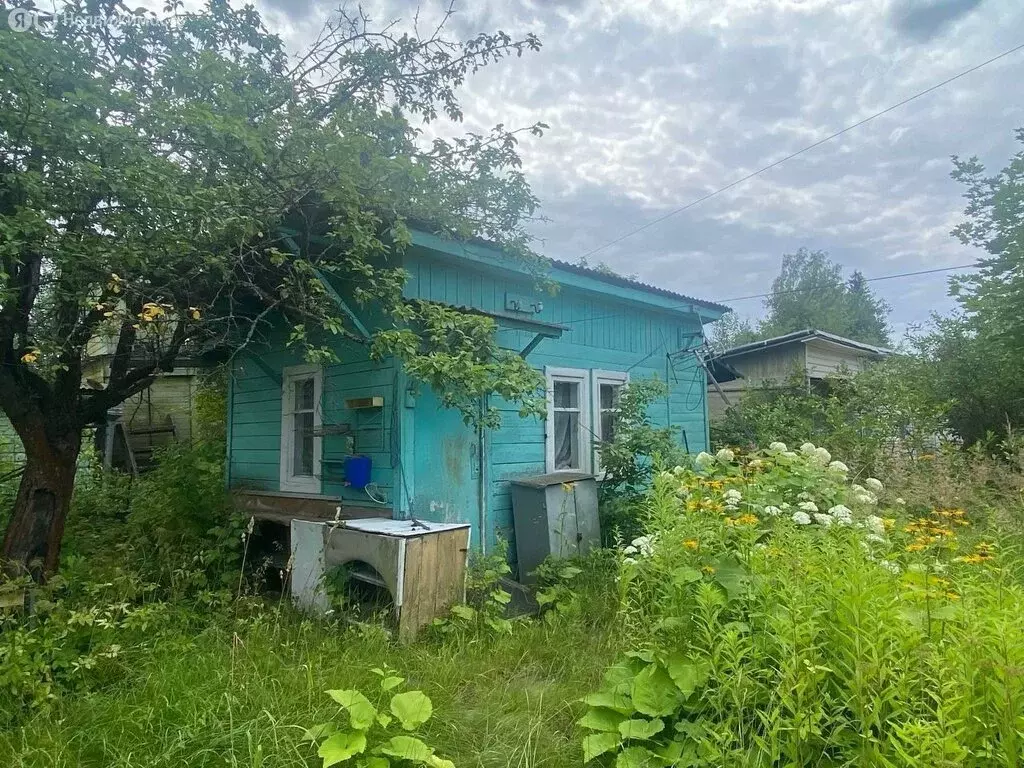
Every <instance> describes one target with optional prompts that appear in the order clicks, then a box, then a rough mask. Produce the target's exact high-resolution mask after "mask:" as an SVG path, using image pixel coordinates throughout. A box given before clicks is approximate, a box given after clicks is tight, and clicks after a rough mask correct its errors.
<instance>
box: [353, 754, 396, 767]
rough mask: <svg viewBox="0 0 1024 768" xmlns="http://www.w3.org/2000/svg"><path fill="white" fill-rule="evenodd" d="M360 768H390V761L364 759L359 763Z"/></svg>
mask: <svg viewBox="0 0 1024 768" xmlns="http://www.w3.org/2000/svg"><path fill="white" fill-rule="evenodd" d="M359 766H360V768H391V761H390V760H388V759H387V758H386V757H376V756H375V757H366V758H363V759H362V760H361V761H360V762H359Z"/></svg>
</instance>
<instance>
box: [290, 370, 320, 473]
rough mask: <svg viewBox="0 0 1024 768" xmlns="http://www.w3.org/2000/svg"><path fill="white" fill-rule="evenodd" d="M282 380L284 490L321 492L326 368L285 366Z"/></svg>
mask: <svg viewBox="0 0 1024 768" xmlns="http://www.w3.org/2000/svg"><path fill="white" fill-rule="evenodd" d="M282 373H283V378H282V382H281V490H282V491H293V492H296V493H319V492H320V488H321V484H320V462H321V458H322V454H323V437H322V436H321V434H320V430H321V429H322V427H323V414H322V412H321V410H320V402H321V399H322V397H323V369H322V368H320V367H319V366H316V365H296V366H292V367H290V368H285V369H284V371H283V372H282Z"/></svg>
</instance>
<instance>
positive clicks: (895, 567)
mask: <svg viewBox="0 0 1024 768" xmlns="http://www.w3.org/2000/svg"><path fill="white" fill-rule="evenodd" d="M879 565H880V566H882V567H883V568H885V570H887V571H889V573H893V574H896V575H897V576H898V575H899V573H900V566H899V564H898V563H893V562H890V561H888V560H882V561H881V562H880V563H879Z"/></svg>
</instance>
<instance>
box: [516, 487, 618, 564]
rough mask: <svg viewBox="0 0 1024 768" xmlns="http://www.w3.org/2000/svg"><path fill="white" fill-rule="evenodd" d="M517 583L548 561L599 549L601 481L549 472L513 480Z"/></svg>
mask: <svg viewBox="0 0 1024 768" xmlns="http://www.w3.org/2000/svg"><path fill="white" fill-rule="evenodd" d="M512 515H513V518H514V519H515V531H516V559H517V560H518V562H519V580H520V581H521V582H523V583H530V582H533V581H534V580H535V579H534V576H533V571H534V570H536V568H537V566H538V565H540V564H541V563H542V562H544V560H545V558H547V557H549V556H550V557H555V558H562V557H573V556H574V555H582V554H585V553H586V552H589V551H590V550H592V549H595V548H597V547H599V546H600V545H601V527H600V523H599V522H598V518H597V481H596V480H595V479H594V476H593V475H588V474H585V473H583V472H551V473H549V474H546V475H533V476H531V477H517V478H515V479H514V480H512Z"/></svg>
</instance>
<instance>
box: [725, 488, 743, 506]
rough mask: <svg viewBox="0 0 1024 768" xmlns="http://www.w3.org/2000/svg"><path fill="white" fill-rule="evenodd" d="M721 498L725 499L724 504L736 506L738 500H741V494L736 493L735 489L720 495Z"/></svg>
mask: <svg viewBox="0 0 1024 768" xmlns="http://www.w3.org/2000/svg"><path fill="white" fill-rule="evenodd" d="M722 498H723V499H725V501H726V503H733V504H738V503H739V502H740V499H742V498H743V494H742V493H740V492H739V491H737V490H736V489H735V488H730V489H729V490H727V491H726V492H725V493H723V494H722Z"/></svg>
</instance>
